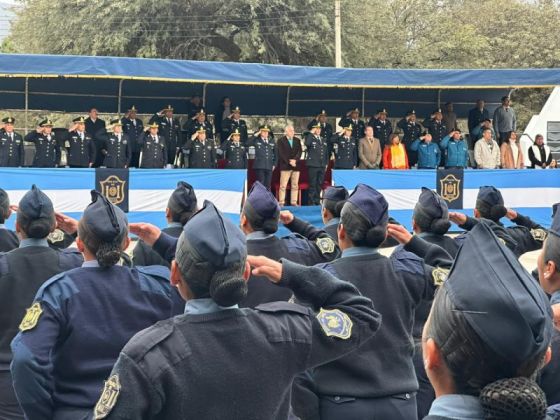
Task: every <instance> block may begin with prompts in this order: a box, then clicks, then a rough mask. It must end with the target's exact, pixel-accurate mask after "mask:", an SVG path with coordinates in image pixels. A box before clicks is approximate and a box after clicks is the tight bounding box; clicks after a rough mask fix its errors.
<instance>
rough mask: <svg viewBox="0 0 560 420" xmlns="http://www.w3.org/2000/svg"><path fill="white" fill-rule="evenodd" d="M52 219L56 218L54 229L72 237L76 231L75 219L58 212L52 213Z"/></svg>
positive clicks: (76, 222)
mask: <svg viewBox="0 0 560 420" xmlns="http://www.w3.org/2000/svg"><path fill="white" fill-rule="evenodd" d="M54 217H55V218H56V227H57V228H58V229H60V230H62V231H64V232H66V233H67V234H68V235H73V234H74V233H76V232H77V231H78V221H77V220H76V219H73V218H72V217H70V216H66V215H65V214H63V213H58V212H55V213H54Z"/></svg>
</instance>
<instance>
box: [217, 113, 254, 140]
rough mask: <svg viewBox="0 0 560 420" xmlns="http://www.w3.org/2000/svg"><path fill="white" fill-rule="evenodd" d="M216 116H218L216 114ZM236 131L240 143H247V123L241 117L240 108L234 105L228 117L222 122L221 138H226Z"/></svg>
mask: <svg viewBox="0 0 560 420" xmlns="http://www.w3.org/2000/svg"><path fill="white" fill-rule="evenodd" d="M216 117H218V116H216ZM235 131H238V132H239V134H240V136H241V143H242V144H243V145H245V143H247V139H248V136H247V123H246V122H245V120H243V119H241V109H239V107H238V106H236V107H234V108H233V109H232V111H231V115H230V116H229V118H226V119H225V120H224V121H223V122H222V133H221V135H222V140H223V139H228V138H229V137H230V136H231V134H232V133H234V132H235Z"/></svg>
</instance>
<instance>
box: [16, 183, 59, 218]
mask: <svg viewBox="0 0 560 420" xmlns="http://www.w3.org/2000/svg"><path fill="white" fill-rule="evenodd" d="M18 211H20V212H22V213H23V214H24V215H25V216H27V217H28V218H30V219H42V218H50V217H53V215H54V207H53V203H52V201H51V199H50V198H49V197H47V195H46V194H45V193H44V192H43V191H41V190H40V189H39V188H37V186H36V185H35V184H33V186H32V187H31V190H29V191H28V192H26V193H25V195H24V196H23V197H22V198H21V200H20V202H19V207H18Z"/></svg>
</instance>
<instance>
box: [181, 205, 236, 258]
mask: <svg viewBox="0 0 560 420" xmlns="http://www.w3.org/2000/svg"><path fill="white" fill-rule="evenodd" d="M246 257H247V246H246V240H245V235H244V234H243V232H241V229H239V228H238V227H237V226H236V225H235V224H234V223H233V222H232V221H231V220H230V219H229V218H227V217H225V216H224V215H223V214H222V213H221V212H220V211H219V210H218V209H217V208H216V207H215V206H214V204H212V203H211V202H210V201H208V200H206V201H204V206H203V207H202V209H201V210H200V211H199V212H198V213H196V214H195V215H194V216H193V217H192V218H191V219H190V220H189V222H188V223H187V224H186V225H185V226H184V228H183V233H182V234H181V236H180V237H179V241H178V242H177V251H176V255H175V259H176V261H177V263H178V264H179V267H184V266H185V265H186V262H187V260H188V259H189V258H191V259H192V258H194V259H195V260H197V261H204V262H208V263H210V264H211V265H212V266H213V267H215V268H227V267H228V266H231V265H232V264H235V263H239V262H242V261H244V260H245V258H246Z"/></svg>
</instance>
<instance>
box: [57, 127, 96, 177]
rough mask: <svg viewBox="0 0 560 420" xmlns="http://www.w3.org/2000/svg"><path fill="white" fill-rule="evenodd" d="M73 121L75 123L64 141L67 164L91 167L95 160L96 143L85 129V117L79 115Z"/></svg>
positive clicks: (75, 166)
mask: <svg viewBox="0 0 560 420" xmlns="http://www.w3.org/2000/svg"><path fill="white" fill-rule="evenodd" d="M72 122H73V123H74V125H73V126H72V127H70V132H69V133H68V134H67V137H66V140H65V141H64V147H65V149H66V154H67V164H68V166H70V167H71V168H91V167H92V166H93V162H94V161H95V144H94V143H93V139H92V138H91V136H90V135H89V134H88V133H86V131H85V130H86V129H85V119H84V117H78V118H74V119H73V120H72Z"/></svg>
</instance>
